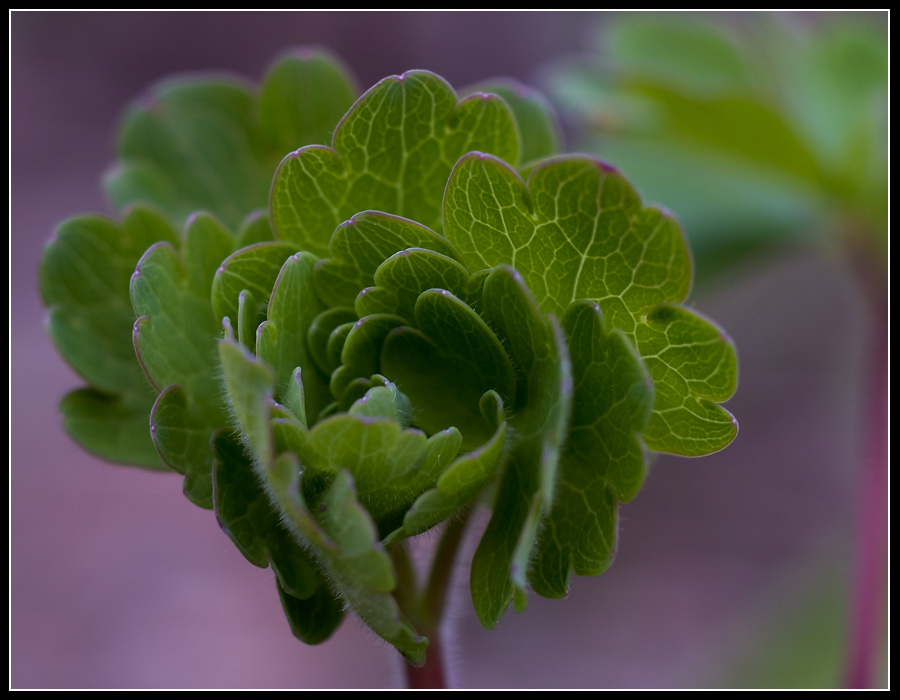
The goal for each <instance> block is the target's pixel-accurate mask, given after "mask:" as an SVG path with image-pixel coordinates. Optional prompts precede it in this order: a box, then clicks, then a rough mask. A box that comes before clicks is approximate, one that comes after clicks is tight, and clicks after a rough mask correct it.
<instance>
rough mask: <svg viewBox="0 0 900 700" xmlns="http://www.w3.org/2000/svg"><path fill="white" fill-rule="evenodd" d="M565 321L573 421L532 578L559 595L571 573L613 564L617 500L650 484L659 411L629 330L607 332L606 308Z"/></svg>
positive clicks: (574, 312)
mask: <svg viewBox="0 0 900 700" xmlns="http://www.w3.org/2000/svg"><path fill="white" fill-rule="evenodd" d="M562 325H563V328H564V330H565V332H566V337H567V339H568V343H569V351H570V353H571V357H572V375H573V377H574V380H575V381H574V393H573V398H572V418H571V423H570V425H569V435H568V439H567V440H566V445H565V448H564V450H563V455H562V459H561V460H560V467H559V478H558V481H557V488H556V496H555V498H554V501H553V507H552V509H551V511H550V513H549V515H548V516H547V518H546V521H545V523H544V524H543V526H542V528H541V533H540V540H539V547H538V555H537V557H536V558H535V561H534V567H533V569H532V571H531V572H530V576H529V581H530V582H531V585H532V587H533V588H534V590H535V592H537V593H538V594H540V595H542V596H546V597H551V598H564V597H565V596H566V595H567V593H568V588H569V575H570V571H574V572H575V573H576V574H577V575H579V576H595V575H597V574H599V573H602V572H603V571H604V570H605V569H606V568H607V567H608V566H609V564H610V563H611V562H612V558H613V555H614V553H615V543H616V526H617V517H616V511H617V503H616V501H617V500H618V501H628V500H630V499H631V498H633V497H634V495H635V494H636V493H637V492H638V489H639V488H640V487H641V484H642V483H643V480H644V477H645V475H646V471H647V452H646V449H645V448H644V444H643V441H642V440H641V437H640V433H641V432H643V430H644V429H645V428H646V426H647V421H648V420H649V418H650V412H651V410H652V408H653V385H652V383H651V381H650V377H649V375H648V373H647V369H646V367H644V363H643V362H642V360H641V358H640V356H639V355H638V354H637V352H636V351H635V349H634V347H633V346H632V344H631V343H630V342H629V340H628V339H627V338H626V337H625V334H624V333H622V331H620V330H618V329H615V330H612V331H609V332H608V331H607V329H606V324H605V323H604V320H603V316H602V314H601V312H600V308H599V307H598V306H596V305H595V304H592V303H590V302H576V303H574V304H572V305H571V306H570V307H569V308H568V309H567V310H566V313H565V315H564V316H563V319H562Z"/></svg>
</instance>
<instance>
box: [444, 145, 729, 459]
mask: <svg viewBox="0 0 900 700" xmlns="http://www.w3.org/2000/svg"><path fill="white" fill-rule="evenodd" d="M444 215H445V229H446V234H447V238H448V239H449V240H450V242H451V243H453V244H454V245H455V246H456V247H457V249H458V250H459V251H460V255H461V256H462V258H463V261H464V262H465V263H466V264H467V265H468V266H469V268H470V269H479V268H490V267H495V266H497V265H501V264H509V265H513V266H514V267H515V268H516V270H518V271H519V272H520V273H521V275H522V277H523V279H524V281H525V283H526V284H527V286H528V287H529V288H530V289H531V290H532V291H533V293H534V295H535V298H536V300H537V303H538V304H539V306H540V308H541V310H542V311H544V312H552V313H561V312H562V311H564V310H565V309H566V308H567V307H568V306H569V305H570V304H571V303H573V302H574V301H576V300H578V299H588V300H590V301H594V302H595V303H597V304H598V305H599V306H600V308H601V309H603V313H604V316H605V317H606V318H607V319H608V321H609V323H610V324H611V325H612V326H614V327H616V328H620V329H621V330H623V331H625V333H626V334H628V335H629V336H630V337H631V338H632V340H633V341H634V342H636V344H637V347H638V350H639V352H640V353H641V355H642V356H643V357H644V359H645V361H646V362H647V366H648V368H649V369H650V374H651V377H652V378H653V381H654V384H656V385H657V387H656V390H657V402H658V403H657V407H656V408H655V409H654V410H655V411H656V412H657V413H660V414H661V412H663V411H669V410H670V408H671V402H674V401H676V400H678V399H676V398H675V397H676V395H678V396H679V397H681V395H680V394H678V392H679V391H680V390H682V389H686V390H687V391H688V392H689V393H688V396H689V397H690V399H689V403H691V408H693V404H695V403H697V401H705V400H706V399H710V400H712V401H724V400H726V399H727V398H729V397H730V396H731V393H733V391H734V388H735V386H736V381H737V359H736V356H735V354H734V348H733V346H732V344H731V343H730V341H729V340H728V339H727V338H726V337H725V336H724V335H723V334H721V333H717V334H716V337H715V338H711V337H709V336H710V335H711V334H712V332H710V333H707V334H706V335H705V336H703V339H702V340H700V339H699V336H698V337H697V340H696V342H698V343H703V344H704V345H706V344H709V346H710V349H711V352H706V351H703V352H699V353H698V350H699V346H695V345H694V342H695V341H693V340H689V342H684V341H686V340H688V338H687V336H686V335H685V334H683V333H682V334H680V335H678V334H676V333H674V332H673V333H668V334H667V333H662V334H660V333H658V332H657V333H652V334H653V335H654V337H655V338H656V339H657V340H658V344H656V345H651V344H650V343H648V342H644V341H640V340H638V338H639V337H640V338H643V337H645V336H647V335H650V334H651V333H649V331H650V330H651V328H652V329H657V327H658V325H659V323H658V320H657V318H658V316H659V315H660V314H662V315H664V316H665V314H664V313H663V312H661V311H659V309H660V308H661V307H660V305H665V304H667V303H669V302H680V301H682V300H683V299H684V298H685V296H686V295H687V292H688V289H689V287H690V274H691V273H690V257H689V254H688V251H687V247H686V245H685V242H684V239H683V238H682V236H681V232H680V231H679V229H678V226H677V224H676V223H675V222H674V220H673V219H672V218H671V217H670V216H669V215H668V214H666V213H665V212H662V211H660V210H657V209H652V208H643V207H642V206H641V201H640V198H639V196H638V195H637V193H636V192H635V191H634V190H633V189H632V188H631V186H630V185H629V184H628V182H627V181H626V180H625V178H623V177H622V176H621V175H620V174H619V173H618V172H617V171H615V170H614V169H613V168H612V167H611V166H609V165H607V164H605V163H603V162H602V161H598V160H595V159H592V158H588V157H584V156H573V157H567V158H560V159H555V160H550V161H546V162H544V163H541V164H539V165H538V166H537V167H535V168H534V169H533V170H532V171H531V173H530V174H529V176H528V180H527V183H526V182H524V181H522V180H521V178H520V177H519V176H518V175H517V174H516V173H515V171H513V170H512V169H511V168H510V167H509V166H508V165H506V164H505V163H503V162H502V161H500V160H498V159H497V158H494V157H493V156H486V155H482V154H469V155H468V156H466V157H464V158H462V159H461V160H460V162H459V164H458V165H457V167H456V168H455V170H454V172H453V175H452V176H451V179H450V181H449V183H448V185H447V196H446V199H445V214H444ZM665 308H669V306H666V307H665ZM688 317H692V314H691V313H690V312H689V311H686V310H684V309H682V311H681V313H680V315H679V318H680V319H682V323H683V324H684V323H687V324H688V325H693V326H697V327H699V326H706V325H707V322H705V321H702V320H701V319H699V317H696V316H693V317H692V318H694V320H693V321H690V322H688V321H686V320H685V319H687V318H688ZM676 335H678V338H677V339H676V337H675V336H676ZM662 355H665V357H666V359H665V360H663V361H657V360H656V359H654V358H658V357H660V356H662ZM710 377H713V378H714V379H713V380H712V381H714V382H717V383H718V386H719V387H720V388H721V389H722V390H721V391H719V392H718V393H716V394H715V397H716V398H713V397H712V396H711V395H708V393H707V392H705V389H704V386H705V383H706V382H707V381H708V380H709V378H710ZM667 397H671V398H670V400H667ZM702 405H703V410H702V411H696V410H690V409H689V410H683V411H681V412H680V413H679V414H678V417H677V420H667V421H662V422H660V421H659V419H657V420H656V421H655V423H654V425H655V426H656V429H655V430H654V431H653V439H652V445H650V446H651V447H652V449H655V450H658V451H661V452H672V453H675V454H684V455H697V454H706V453H708V452H711V451H716V450H719V449H722V448H723V447H725V446H726V445H727V444H728V443H729V442H730V441H731V440H732V439H733V438H734V436H735V434H736V426H735V424H734V420H733V418H732V417H731V416H730V414H728V413H727V411H725V410H724V409H722V408H720V407H716V408H710V407H709V406H708V401H706V402H705V403H702ZM707 409H708V410H707ZM710 428H712V432H709V429H710ZM701 435H708V437H707V439H706V441H705V442H704V441H703V440H699V439H698V437H699V436H701ZM648 444H649V443H648Z"/></svg>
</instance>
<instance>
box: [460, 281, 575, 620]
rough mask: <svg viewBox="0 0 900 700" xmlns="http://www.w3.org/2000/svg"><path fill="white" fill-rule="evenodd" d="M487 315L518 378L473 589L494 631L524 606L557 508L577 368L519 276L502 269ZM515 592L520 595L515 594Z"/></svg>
mask: <svg viewBox="0 0 900 700" xmlns="http://www.w3.org/2000/svg"><path fill="white" fill-rule="evenodd" d="M483 304H484V315H485V317H486V319H487V320H488V322H489V323H490V324H491V326H492V327H493V328H496V329H497V333H498V335H499V336H500V337H501V338H502V339H504V341H505V345H504V346H505V347H506V349H507V351H508V352H509V354H510V357H512V359H513V360H514V362H515V363H516V367H517V369H518V373H519V375H518V376H519V387H518V388H517V390H516V401H515V402H513V403H512V408H513V409H514V410H513V417H512V418H511V419H510V430H511V432H513V433H514V434H515V436H516V440H515V442H514V443H513V444H512V446H511V449H510V453H509V457H508V461H507V464H506V466H505V469H504V472H503V475H502V477H501V479H500V484H499V485H498V487H497V495H496V498H495V502H494V509H493V514H492V516H491V520H490V522H489V523H488V526H487V530H485V533H484V536H483V537H482V538H481V542H480V543H479V545H478V549H477V550H476V552H475V556H474V557H473V559H472V573H471V577H470V588H471V591H472V602H473V603H474V605H475V612H476V614H477V615H478V619H479V621H480V622H481V624H482V625H484V626H485V627H487V628H488V629H493V628H494V627H495V626H496V625H497V623H498V622H499V621H500V618H501V617H502V616H503V613H504V612H505V611H506V608H507V607H508V606H509V603H510V601H511V600H512V599H513V596H514V595H516V597H517V606H516V607H517V609H521V608H522V606H523V605H524V600H525V599H524V585H525V578H526V575H527V566H528V561H529V560H530V557H531V555H532V551H533V550H534V546H535V538H536V535H537V528H538V524H539V520H540V518H541V516H543V515H545V514H546V513H547V512H548V511H549V509H550V506H551V504H552V501H553V494H554V492H555V488H556V479H557V474H556V472H557V466H558V463H559V454H560V450H561V447H562V444H563V442H564V440H565V436H566V426H567V423H568V420H569V413H570V409H571V401H572V373H571V372H572V368H571V365H570V361H569V354H568V350H567V348H566V344H565V340H564V338H563V335H562V331H561V329H560V328H559V324H558V323H557V322H556V320H555V318H553V317H552V316H551V317H549V318H545V317H544V316H542V315H541V313H540V311H539V309H538V306H537V303H536V302H535V299H534V297H533V296H532V295H531V292H530V291H529V290H528V288H527V287H526V285H525V283H524V281H523V279H522V276H521V275H520V274H519V273H518V272H516V271H515V270H514V269H512V268H510V267H507V266H499V267H497V268H496V269H495V270H494V271H493V272H492V273H491V274H490V275H489V276H488V278H487V280H486V281H485V285H484V298H483ZM516 591H518V593H516Z"/></svg>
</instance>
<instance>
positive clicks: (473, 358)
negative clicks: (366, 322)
mask: <svg viewBox="0 0 900 700" xmlns="http://www.w3.org/2000/svg"><path fill="white" fill-rule="evenodd" d="M415 317H416V328H408V327H403V328H397V329H394V330H393V331H391V332H390V334H388V336H387V339H386V340H385V342H384V346H383V348H382V353H381V367H382V370H383V372H384V374H385V375H386V376H388V377H390V378H391V379H392V380H393V381H395V382H396V383H397V386H399V387H400V390H401V391H402V392H403V393H405V394H407V395H408V396H409V397H410V399H411V400H412V402H413V405H414V406H416V409H417V410H416V413H415V417H414V419H415V424H416V425H418V426H419V427H421V428H422V429H423V430H425V432H427V433H435V432H437V431H439V430H441V429H443V428H445V427H446V426H448V425H453V426H456V427H457V428H459V430H460V431H461V432H462V434H463V448H464V449H467V450H472V449H475V448H476V447H477V446H478V445H481V444H483V443H484V442H486V441H487V440H488V439H489V438H490V436H491V435H492V434H493V432H494V427H493V426H492V425H490V424H489V423H488V422H487V421H486V420H485V419H484V416H482V414H481V411H480V409H479V402H480V401H481V397H482V396H483V395H484V393H485V392H487V391H496V392H497V393H498V394H500V396H501V397H502V398H503V400H504V402H505V403H507V404H508V405H514V400H515V396H516V376H515V370H514V369H513V365H512V363H511V362H510V360H509V357H507V354H506V352H505V351H504V349H503V346H502V345H501V343H500V341H499V340H498V338H497V336H496V335H494V333H493V332H492V331H491V329H490V328H489V327H488V325H487V324H486V323H485V322H484V321H483V320H482V319H481V317H480V316H478V314H476V313H475V312H474V311H472V310H471V309H470V308H469V307H468V306H467V305H466V304H465V303H463V302H462V301H460V300H459V299H457V298H456V297H455V296H453V295H452V294H450V292H448V291H446V290H437V289H432V290H428V291H426V292H423V293H422V294H421V295H420V296H419V299H418V301H417V302H416V306H415ZM436 397H440V399H439V400H435V398H436Z"/></svg>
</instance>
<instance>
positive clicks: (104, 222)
mask: <svg viewBox="0 0 900 700" xmlns="http://www.w3.org/2000/svg"><path fill="white" fill-rule="evenodd" d="M176 240H177V236H176V234H175V232H174V231H173V230H172V228H171V226H170V225H169V224H168V222H167V221H166V220H165V219H164V218H162V217H161V216H159V215H158V214H157V213H155V212H153V211H151V210H149V209H144V208H135V209H134V210H132V211H130V212H129V213H128V214H127V215H126V216H125V217H124V219H123V220H122V222H121V224H119V223H116V222H113V221H111V220H109V219H106V218H103V217H99V216H81V217H76V218H73V219H69V220H68V221H66V222H64V223H62V224H61V225H60V226H59V227H58V228H57V230H56V232H55V234H54V237H53V239H52V240H51V241H50V243H49V244H48V245H47V247H46V248H45V250H44V256H43V259H42V261H41V271H40V285H41V296H42V297H43V301H44V304H45V305H46V306H47V308H48V322H47V330H48V332H49V333H50V336H51V338H53V341H54V343H55V344H56V346H57V348H58V349H59V351H60V353H61V354H62V355H63V357H65V358H66V360H67V361H68V362H69V364H70V365H71V366H72V368H73V369H74V370H75V371H76V372H78V374H79V375H81V376H82V377H83V378H84V379H85V381H87V382H88V384H89V385H91V387H93V388H89V389H87V390H85V391H84V392H76V394H73V395H70V398H68V399H67V400H66V401H65V405H64V406H63V407H62V410H63V413H64V414H65V415H66V420H65V425H66V429H67V430H68V431H69V433H70V434H71V435H72V437H73V438H75V440H77V441H78V442H79V443H81V444H82V445H84V446H85V447H86V448H87V449H88V450H90V451H92V452H94V453H96V454H98V455H100V456H102V457H104V458H106V459H110V460H113V461H116V462H125V463H131V464H137V465H139V466H150V467H154V468H159V467H161V466H162V462H161V461H160V459H159V457H158V455H156V450H155V448H154V447H153V443H152V441H151V439H150V433H149V430H148V429H147V428H148V421H147V417H148V416H149V415H150V408H151V406H152V405H153V398H154V396H153V392H152V390H151V389H150V387H148V386H147V380H146V378H145V377H144V374H143V372H142V371H141V367H140V365H139V364H138V363H137V362H135V358H134V345H133V344H132V340H131V328H132V326H133V325H134V320H135V317H136V315H135V313H134V310H133V309H132V307H131V300H130V299H129V295H128V289H129V281H130V279H131V275H132V273H133V272H134V268H135V265H137V262H138V260H139V259H140V257H141V255H143V253H144V251H145V250H146V249H147V248H148V247H149V246H150V245H152V244H153V243H155V242H157V241H168V242H171V243H174V242H175V241H176ZM104 425H105V426H106V428H104Z"/></svg>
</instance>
